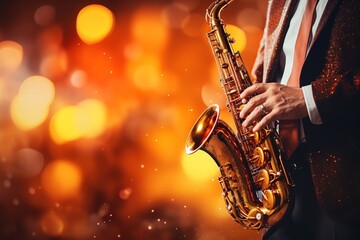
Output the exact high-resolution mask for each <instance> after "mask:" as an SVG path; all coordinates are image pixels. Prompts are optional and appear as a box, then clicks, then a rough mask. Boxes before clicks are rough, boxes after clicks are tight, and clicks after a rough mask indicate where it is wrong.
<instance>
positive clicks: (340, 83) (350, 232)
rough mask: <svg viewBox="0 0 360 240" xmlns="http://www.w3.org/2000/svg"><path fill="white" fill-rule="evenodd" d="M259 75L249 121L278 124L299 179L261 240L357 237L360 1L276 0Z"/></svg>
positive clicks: (359, 206) (271, 8)
mask: <svg viewBox="0 0 360 240" xmlns="http://www.w3.org/2000/svg"><path fill="white" fill-rule="evenodd" d="M253 75H254V79H255V81H256V82H257V83H255V84H254V85H252V86H251V87H249V88H247V89H246V90H245V91H244V92H243V93H242V94H241V97H242V98H245V99H249V98H250V96H252V95H254V94H256V96H254V97H252V98H251V99H250V100H249V101H248V103H247V104H246V107H245V108H244V109H243V110H242V111H241V113H240V117H242V118H244V119H245V121H244V122H243V126H245V127H246V126H249V125H250V123H252V122H253V121H254V120H256V119H261V120H260V121H259V122H258V124H256V125H255V126H254V128H253V130H254V131H257V130H259V129H261V128H262V127H264V126H265V125H267V124H276V125H277V128H278V130H279V134H280V137H281V139H282V141H283V145H284V149H285V152H286V153H287V155H288V158H287V164H288V166H289V168H290V169H291V172H292V175H293V178H294V181H295V184H296V186H295V187H294V189H293V190H294V198H295V201H294V207H293V209H292V210H291V211H290V212H289V214H288V215H287V216H286V217H284V219H283V220H282V222H280V224H278V225H277V226H274V227H272V228H270V229H268V230H266V231H265V233H264V235H263V239H269V240H297V239H299V240H300V239H302V240H303V239H306V240H312V239H314V240H315V239H316V240H352V239H359V237H360V1H358V0H318V1H316V0H315V1H314V0H270V1H269V5H268V11H267V20H266V26H265V29H264V35H263V39H262V41H261V44H260V48H259V52H258V56H257V59H256V62H255V65H254V69H253Z"/></svg>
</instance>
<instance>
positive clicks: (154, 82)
mask: <svg viewBox="0 0 360 240" xmlns="http://www.w3.org/2000/svg"><path fill="white" fill-rule="evenodd" d="M134 83H135V85H136V86H137V87H138V88H140V89H142V90H154V89H157V87H158V86H159V83H160V71H159V69H158V68H157V67H156V66H154V65H142V66H139V67H138V68H137V69H136V71H135V73H134Z"/></svg>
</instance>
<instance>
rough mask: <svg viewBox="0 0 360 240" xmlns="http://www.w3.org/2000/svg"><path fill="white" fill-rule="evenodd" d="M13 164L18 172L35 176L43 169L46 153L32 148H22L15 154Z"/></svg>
mask: <svg viewBox="0 0 360 240" xmlns="http://www.w3.org/2000/svg"><path fill="white" fill-rule="evenodd" d="M11 164H12V169H13V171H14V172H15V173H16V174H19V175H20V176H25V177H35V176H37V175H38V174H40V172H41V171H42V170H43V166H44V155H43V154H42V153H41V152H39V151H37V150H34V149H31V148H22V149H20V150H18V151H17V152H16V153H15V154H14V159H12V162H11Z"/></svg>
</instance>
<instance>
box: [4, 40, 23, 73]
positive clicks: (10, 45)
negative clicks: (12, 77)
mask: <svg viewBox="0 0 360 240" xmlns="http://www.w3.org/2000/svg"><path fill="white" fill-rule="evenodd" d="M22 59H23V47H22V46H21V45H20V44H19V43H17V42H14V41H3V42H0V70H5V71H10V72H11V71H14V70H16V69H17V68H18V67H19V66H20V64H21V62H22Z"/></svg>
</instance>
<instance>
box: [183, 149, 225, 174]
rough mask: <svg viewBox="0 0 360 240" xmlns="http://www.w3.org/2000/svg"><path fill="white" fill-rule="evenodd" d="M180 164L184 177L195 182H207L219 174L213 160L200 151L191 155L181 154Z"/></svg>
mask: <svg viewBox="0 0 360 240" xmlns="http://www.w3.org/2000/svg"><path fill="white" fill-rule="evenodd" d="M181 164H182V168H183V170H184V172H185V173H186V175H187V176H188V177H189V178H191V179H192V180H195V181H207V180H210V179H212V178H214V176H216V175H218V174H219V170H218V167H217V165H216V163H215V162H214V160H213V159H212V158H211V157H210V156H209V155H208V154H207V153H205V152H204V151H201V150H200V151H196V152H195V153H193V154H191V155H187V154H185V153H183V155H182V157H181Z"/></svg>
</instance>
